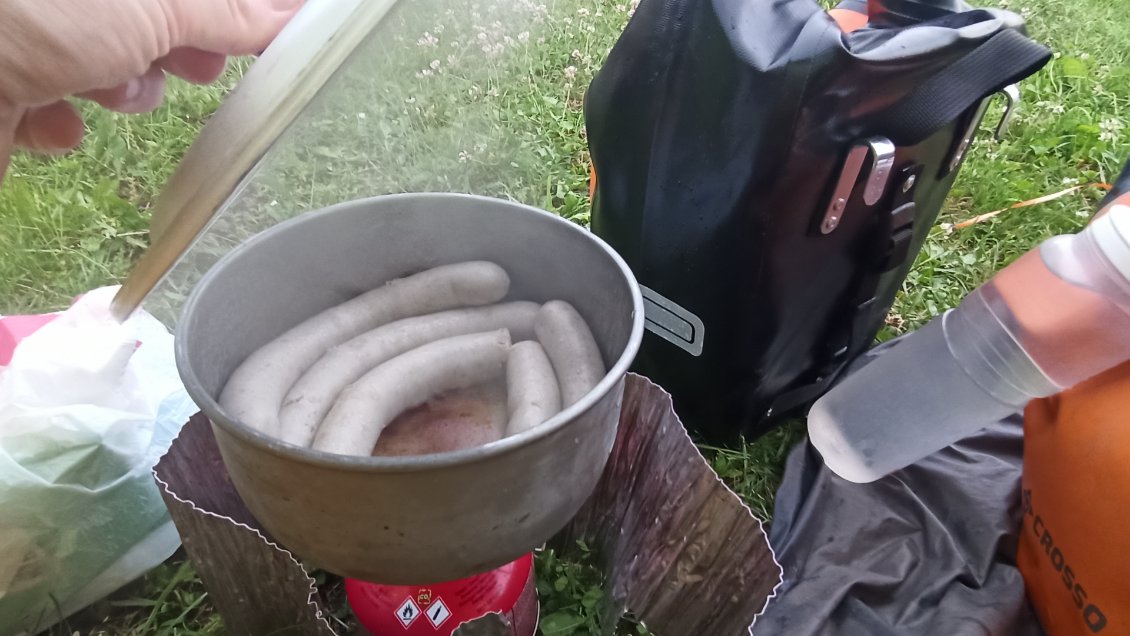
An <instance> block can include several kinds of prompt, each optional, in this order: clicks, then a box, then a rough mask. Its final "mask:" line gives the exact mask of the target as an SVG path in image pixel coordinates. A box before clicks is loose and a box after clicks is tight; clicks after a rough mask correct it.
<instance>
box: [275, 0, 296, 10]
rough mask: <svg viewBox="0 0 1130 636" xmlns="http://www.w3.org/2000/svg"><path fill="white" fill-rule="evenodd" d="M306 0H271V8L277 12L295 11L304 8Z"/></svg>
mask: <svg viewBox="0 0 1130 636" xmlns="http://www.w3.org/2000/svg"><path fill="white" fill-rule="evenodd" d="M303 1H304V0H271V7H272V8H274V10H275V11H293V10H295V9H297V8H298V7H300V6H302V3H303Z"/></svg>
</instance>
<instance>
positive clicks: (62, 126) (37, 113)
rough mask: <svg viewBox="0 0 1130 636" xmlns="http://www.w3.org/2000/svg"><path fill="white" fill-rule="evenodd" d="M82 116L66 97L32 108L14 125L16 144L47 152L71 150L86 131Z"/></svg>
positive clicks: (79, 141)
mask: <svg viewBox="0 0 1130 636" xmlns="http://www.w3.org/2000/svg"><path fill="white" fill-rule="evenodd" d="M85 132H86V131H85V127H84V126H83V123H82V116H81V115H79V114H78V111H77V110H75V107H74V106H73V105H71V103H70V102H67V101H58V102H55V103H53V104H48V105H46V106H40V107H38V108H32V109H31V110H29V111H27V113H25V114H24V116H23V119H21V120H20V123H19V126H17V127H16V136H15V139H16V145H17V146H23V147H24V148H27V149H29V150H34V151H36V152H43V153H48V154H59V153H63V152H67V151H68V150H73V149H74V148H75V147H76V146H78V145H79V144H80V143H82V136H83V133H85Z"/></svg>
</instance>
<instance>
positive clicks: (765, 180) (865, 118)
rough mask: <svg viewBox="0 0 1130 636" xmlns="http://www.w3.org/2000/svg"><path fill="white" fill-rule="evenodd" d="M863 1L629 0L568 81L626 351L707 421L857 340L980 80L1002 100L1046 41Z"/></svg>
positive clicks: (748, 415)
mask: <svg viewBox="0 0 1130 636" xmlns="http://www.w3.org/2000/svg"><path fill="white" fill-rule="evenodd" d="M865 10H867V11H868V12H869V15H870V22H869V23H868V24H867V25H865V26H864V27H863V28H860V29H857V30H854V31H851V32H845V31H843V30H842V29H841V28H840V27H839V25H838V24H837V22H836V21H835V20H834V19H833V18H832V17H830V16H829V14H828V13H827V12H825V11H824V10H823V9H821V7H820V6H818V5H817V4H816V3H815V2H814V1H812V0H772V1H771V0H643V2H642V3H641V4H640V5H639V8H638V9H637V11H636V13H635V15H634V16H633V17H632V19H631V21H630V22H629V24H628V26H627V28H626V29H625V31H624V33H623V34H622V36H621V38H620V39H619V41H618V42H617V43H616V45H615V46H614V47H613V49H612V51H611V52H610V54H609V56H608V60H607V62H606V64H605V65H604V67H603V68H602V69H601V70H600V71H599V73H598V74H597V76H596V77H595V79H594V80H593V82H592V84H591V86H590V87H589V90H588V93H587V95H586V99H585V119H586V126H587V130H588V135H589V147H590V151H591V155H592V161H593V168H594V172H595V177H594V179H595V190H594V195H593V210H592V228H593V231H594V232H596V233H597V234H598V235H600V236H601V237H603V238H604V239H605V240H607V241H608V242H609V243H610V244H611V245H612V246H613V247H614V248H615V249H616V250H618V251H619V252H620V253H621V254H622V255H623V256H624V258H625V260H626V261H627V262H628V264H629V265H630V266H631V267H632V269H633V270H634V271H635V273H636V276H637V277H638V279H639V281H640V283H641V285H642V286H643V287H644V295H645V300H646V303H645V304H646V306H647V325H648V333H647V335H646V336H645V339H644V345H643V347H642V349H641V351H640V355H639V357H638V359H637V363H636V367H635V369H636V370H637V371H639V372H641V373H643V374H645V375H647V376H649V377H651V378H652V379H654V380H655V381H657V382H658V383H659V384H661V385H662V386H663V387H664V388H665V389H667V390H668V391H670V392H671V394H672V395H673V397H674V401H675V408H676V410H677V411H678V412H679V414H680V416H681V417H682V418H683V420H684V421H685V422H686V423H687V425H688V427H689V428H691V429H692V430H696V431H698V432H699V433H700V434H701V435H702V436H703V437H705V438H707V439H728V438H732V437H733V436H735V435H736V434H738V433H742V434H745V435H747V436H750V437H755V436H757V435H760V434H761V433H763V432H765V431H766V430H768V429H769V428H770V427H771V426H772V425H773V424H774V423H775V422H777V421H779V420H780V419H781V418H782V417H785V416H788V415H791V414H796V413H798V412H799V411H800V410H801V409H803V408H806V407H807V406H808V405H810V404H811V402H812V401H813V400H815V399H816V398H817V397H819V396H820V395H821V394H822V393H823V392H824V391H825V390H827V388H829V386H830V385H831V383H832V382H833V381H834V380H835V379H836V377H837V376H838V374H839V373H840V372H841V371H842V370H843V369H844V368H845V366H846V365H847V363H848V362H850V361H851V360H853V359H854V358H855V357H857V356H858V355H859V354H860V353H862V352H863V351H865V350H867V349H868V348H869V347H870V345H871V344H872V343H873V342H874V339H875V336H876V334H877V333H878V331H879V329H880V328H881V327H882V325H883V322H884V319H885V317H886V315H887V312H888V311H889V309H890V307H891V305H892V304H893V302H894V299H895V295H896V293H897V291H898V289H899V288H900V286H901V285H902V283H903V280H904V279H905V277H906V274H907V272H908V270H909V268H910V266H911V265H912V263H913V261H914V259H915V255H916V254H917V253H918V251H919V249H920V248H921V246H922V243H923V241H924V240H925V237H926V235H927V233H928V231H929V229H930V226H931V225H932V224H933V223H934V221H935V218H936V217H937V215H938V212H939V210H940V209H941V206H942V203H943V201H944V199H945V197H946V196H947V194H948V193H949V191H950V188H951V186H952V185H953V182H954V179H955V177H956V176H957V173H958V170H959V168H960V166H961V163H962V160H963V159H964V157H965V156H966V153H967V151H968V149H969V145H970V143H971V141H972V139H973V135H974V132H975V131H976V130H977V128H978V125H979V124H980V123H981V121H982V119H983V118H984V116H985V112H986V110H987V107H988V106H989V104H990V102H991V101H992V100H993V97H994V95H995V94H997V93H998V92H1000V93H1003V94H1005V95H1006V97H1007V101H1008V104H1009V109H1008V110H1006V117H1007V114H1008V113H1010V112H1011V106H1012V105H1014V104H1015V101H1016V99H1018V97H1019V92H1018V91H1017V89H1016V86H1015V84H1016V83H1017V82H1018V81H1020V80H1021V79H1023V78H1025V77H1027V76H1029V75H1031V74H1032V73H1035V72H1036V71H1037V70H1039V69H1040V68H1041V67H1043V65H1044V64H1046V63H1047V61H1048V60H1049V59H1050V51H1049V50H1048V49H1047V48H1045V47H1044V46H1042V45H1040V44H1037V43H1036V42H1033V41H1032V40H1031V39H1029V38H1028V37H1027V34H1026V31H1025V28H1024V23H1023V20H1022V19H1021V18H1020V17H1019V16H1018V15H1016V14H1014V13H1010V12H1007V11H1000V10H980V9H973V8H971V7H969V6H968V5H966V4H964V3H963V2H959V1H954V0H929V1H927V0H872V1H871V2H870V4H869V5H868V6H867V7H866V9H865ZM1004 123H1005V121H1003V120H1002V122H1001V124H1002V128H1003V124H1004Z"/></svg>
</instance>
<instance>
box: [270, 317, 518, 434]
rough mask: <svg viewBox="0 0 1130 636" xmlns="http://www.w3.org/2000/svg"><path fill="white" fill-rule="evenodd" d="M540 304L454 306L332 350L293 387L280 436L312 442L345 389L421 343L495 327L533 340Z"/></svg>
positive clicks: (400, 322)
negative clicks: (455, 307)
mask: <svg viewBox="0 0 1130 636" xmlns="http://www.w3.org/2000/svg"><path fill="white" fill-rule="evenodd" d="M538 309H539V305H538V304H537V303H532V302H529V301H518V302H512V303H502V304H499V305H491V306H488V307H480V308H477V309H454V310H451V311H443V312H439V313H435V314H429V315H427V316H417V317H413V318H405V319H403V320H398V321H396V322H391V323H389V324H387V325H384V326H382V327H377V328H376V329H373V330H372V331H369V332H366V333H364V334H362V335H360V336H357V337H356V338H353V339H352V340H349V341H347V342H343V343H342V344H340V345H337V346H336V347H334V348H332V349H330V350H329V351H327V352H326V355H324V356H322V358H321V359H319V360H318V361H317V362H315V363H314V365H313V366H312V367H310V368H309V369H308V370H307V371H306V373H304V374H302V377H300V378H299V379H298V381H297V382H295V383H294V386H293V387H291V389H290V392H289V393H287V395H286V399H285V400H284V401H283V405H282V410H281V411H280V413H279V421H280V423H281V428H280V435H279V437H280V439H282V440H283V441H284V442H289V443H291V444H297V445H300V446H309V445H310V442H311V441H312V440H313V439H314V433H315V432H316V431H317V430H318V424H320V423H321V422H322V418H324V417H325V416H326V413H328V412H329V410H330V408H331V407H332V406H333V403H334V400H336V399H337V396H338V394H339V393H341V391H342V389H344V388H345V387H347V386H349V385H350V384H352V383H353V382H355V381H356V380H357V379H358V378H360V377H361V376H362V375H365V373H366V372H368V371H370V370H371V369H373V368H374V367H376V366H378V365H380V364H381V363H383V362H385V361H387V360H389V359H390V358H393V357H395V356H398V355H400V354H402V353H404V352H406V351H410V350H412V349H415V348H416V347H419V346H422V345H425V344H427V343H429V342H432V341H435V340H440V339H443V338H450V337H451V336H460V335H464V334H469V333H480V332H484V331H491V330H494V329H507V330H509V331H510V333H511V334H513V336H514V340H528V339H531V338H533V337H534V335H533V334H534V316H536V315H537V313H538Z"/></svg>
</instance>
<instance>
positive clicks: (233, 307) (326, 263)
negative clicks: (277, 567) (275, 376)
mask: <svg viewBox="0 0 1130 636" xmlns="http://www.w3.org/2000/svg"><path fill="white" fill-rule="evenodd" d="M473 259H488V260H492V261H494V262H496V263H498V264H499V265H501V266H502V267H504V268H506V270H507V271H508V272H509V273H510V276H511V279H512V288H511V294H510V297H511V299H527V300H535V301H546V300H551V299H556V298H560V299H564V300H567V301H569V302H571V303H573V304H574V305H575V306H576V307H577V309H578V311H580V312H581V313H582V314H583V315H584V317H585V318H586V319H587V320H588V322H589V325H590V326H591V328H592V331H593V334H594V336H595V337H596V340H597V343H598V344H599V346H600V348H601V351H602V352H603V354H604V357H605V360H606V361H607V362H608V363H609V365H610V371H609V372H608V374H607V375H606V376H605V377H604V379H603V380H602V381H601V382H600V384H599V385H598V386H597V388H596V389H594V390H593V391H592V392H591V393H590V394H589V395H587V396H586V397H585V398H584V399H582V400H581V401H580V402H578V403H577V404H575V405H573V406H572V407H570V408H569V409H567V410H565V411H563V412H562V413H560V414H558V415H557V416H556V417H554V418H553V419H552V420H550V421H549V422H547V423H546V424H545V425H543V426H541V427H538V428H536V429H534V430H531V431H527V432H526V433H523V434H521V435H517V436H514V437H510V438H506V439H502V440H499V441H496V442H493V443H490V444H488V445H485V446H480V447H476V448H469V449H464V450H460V451H453V452H446V453H438V454H433V455H421V456H409V457H345V456H341V455H333V454H329V453H322V452H316V451H312V450H308V449H305V448H300V447H297V446H293V445H290V444H286V443H283V442H281V441H278V440H276V439H274V438H272V437H270V436H267V435H264V434H262V433H259V432H257V431H255V430H252V429H251V428H249V427H247V426H245V425H243V424H241V423H239V422H237V421H233V420H232V419H230V418H229V417H228V416H227V415H226V414H225V413H224V412H223V410H222V409H221V408H220V406H219V404H218V403H217V401H216V398H217V396H218V395H219V393H220V390H221V389H222V387H223V385H224V382H225V381H226V380H227V378H228V376H229V375H230V373H231V372H232V371H233V370H234V368H235V367H236V366H237V365H238V364H239V363H240V362H241V361H242V360H243V359H244V358H245V357H246V356H247V355H248V354H250V353H251V352H252V351H254V350H255V349H257V348H258V347H260V346H262V345H263V344H265V343H267V342H268V341H270V340H271V339H273V338H275V337H276V336H278V335H279V334H281V333H282V332H283V331H285V330H286V329H288V328H290V327H291V326H293V325H295V324H297V323H298V322H300V321H301V320H303V319H305V318H307V317H309V316H311V315H313V314H315V313H316V312H318V311H321V310H323V309H325V308H327V307H330V306H333V305H335V304H338V303H340V302H342V301H344V300H347V299H348V298H351V297H352V296H354V295H356V294H359V293H361V292H363V291H366V290H369V289H372V288H373V287H376V286H377V285H380V284H382V283H384V282H385V281H387V280H389V279H392V278H396V277H400V276H404V275H406V274H410V273H412V272H415V271H419V270H422V269H425V268H428V267H433V266H436V265H442V264H446V263H454V262H459V261H463V260H473ZM643 315H644V312H643V300H642V297H641V295H640V290H639V288H638V286H637V284H636V280H635V278H634V276H633V275H632V273H631V271H630V270H629V269H628V267H627V265H626V264H625V263H624V261H623V260H622V259H621V258H620V257H619V256H618V255H617V254H616V253H615V252H614V251H613V250H612V249H611V248H609V247H608V246H607V245H606V244H605V243H604V242H602V241H601V240H600V239H598V238H597V237H595V236H594V235H592V234H591V233H589V232H587V231H585V230H584V229H582V228H580V227H577V226H576V225H574V224H572V223H570V222H568V221H566V220H564V219H561V218H559V217H557V216H555V215H552V214H549V213H547V212H543V211H540V210H536V209H534V208H530V207H527V206H523V205H519V204H515V203H509V202H506V201H501V200H496V199H490V198H484V197H477V196H470V195H458V194H401V195H390V196H381V197H375V198H371V199H365V200H359V201H352V202H348V203H343V204H340V205H336V206H333V207H330V208H327V209H324V210H319V211H316V212H310V213H307V214H305V215H303V216H301V217H298V218H296V219H292V220H290V221H287V222H284V223H282V224H279V225H277V226H275V227H273V228H271V229H269V230H267V231H265V232H263V233H261V234H259V235H257V236H255V237H254V238H252V239H251V240H249V241H247V242H246V243H244V244H242V245H240V246H239V247H237V248H236V249H234V250H233V251H232V252H231V253H229V254H228V255H227V256H225V257H224V258H223V259H222V260H221V261H220V262H219V263H218V264H216V265H215V266H214V267H213V268H212V269H211V270H210V271H209V272H208V274H207V275H205V277H204V278H203V279H202V280H201V281H200V283H199V284H198V285H197V287H196V288H195V290H194V291H193V293H192V295H191V297H190V298H189V300H188V301H187V303H186V305H185V308H184V315H183V317H182V319H181V321H180V323H179V325H178V329H177V338H176V358H177V365H178V367H179V369H180V373H181V377H182V379H183V380H184V384H185V386H186V387H187V389H188V392H189V393H190V394H191V396H192V398H193V399H194V400H195V401H196V403H197V404H198V405H199V406H200V408H201V409H202V411H203V412H204V413H205V414H206V415H207V416H208V417H209V419H210V420H211V422H212V427H213V430H214V431H215V435H216V440H217V442H218V443H219V447H220V452H221V454H222V456H223V458H224V463H225V465H226V467H227V470H228V473H229V474H230V475H231V479H232V481H233V483H234V484H235V487H236V489H237V490H238V491H239V493H240V495H241V496H242V497H243V499H244V501H245V502H246V504H247V507H248V508H249V509H250V510H251V512H252V513H253V514H254V515H255V517H256V518H257V519H258V520H259V521H260V523H261V524H262V525H263V527H265V528H266V529H267V530H268V531H269V532H270V533H271V535H273V538H274V539H275V540H277V541H278V542H280V543H281V544H282V545H283V546H285V547H286V548H288V549H290V550H292V551H293V552H294V553H295V554H296V555H297V556H298V557H299V558H301V559H303V560H305V561H306V562H308V563H310V564H311V565H314V566H316V567H319V568H322V569H325V570H327V571H330V572H333V573H336V574H339V575H342V576H346V577H350V578H357V579H363V580H367V581H374V582H380V583H387V584H395V585H412V584H427V583H435V582H441V581H451V580H456V579H460V578H464V577H467V576H470V575H473V574H477V573H480V572H483V571H486V570H489V569H492V568H495V567H498V566H501V565H503V564H505V563H509V562H511V561H513V560H515V559H517V558H518V557H520V556H522V555H523V554H524V553H526V552H528V551H530V550H531V549H534V548H536V547H538V546H540V545H541V544H542V543H544V542H545V541H546V540H548V539H549V538H551V537H552V536H553V535H554V534H555V533H557V532H558V531H559V530H560V529H561V528H563V527H564V526H565V525H566V524H567V523H568V521H569V520H570V518H572V516H573V515H574V514H575V513H576V512H577V510H578V509H579V508H580V507H581V505H582V504H583V503H584V501H585V500H586V499H587V498H588V496H589V495H590V493H591V492H592V490H593V488H594V487H595V485H596V483H597V480H598V479H599V478H600V475H601V472H602V470H603V468H604V465H605V462H606V460H607V458H608V455H609V453H610V452H611V449H612V444H613V440H614V439H615V434H616V424H617V421H618V418H619V414H620V404H621V400H622V396H623V381H624V374H625V373H626V372H627V370H628V367H629V365H630V364H631V362H632V360H633V358H634V356H635V354H636V351H637V349H638V347H639V344H640V339H641V337H642V335H643Z"/></svg>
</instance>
